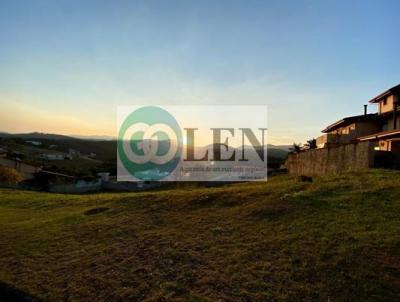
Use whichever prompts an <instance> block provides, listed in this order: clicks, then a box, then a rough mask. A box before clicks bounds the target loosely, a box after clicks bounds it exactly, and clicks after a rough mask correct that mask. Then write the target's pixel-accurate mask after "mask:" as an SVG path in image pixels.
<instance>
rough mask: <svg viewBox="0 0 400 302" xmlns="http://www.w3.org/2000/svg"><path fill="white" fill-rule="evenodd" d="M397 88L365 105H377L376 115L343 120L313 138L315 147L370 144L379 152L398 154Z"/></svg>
mask: <svg viewBox="0 0 400 302" xmlns="http://www.w3.org/2000/svg"><path fill="white" fill-rule="evenodd" d="M399 96H400V85H397V86H395V87H392V88H390V89H388V90H386V91H385V92H383V93H381V94H379V95H378V96H376V97H374V98H373V99H372V100H370V101H369V103H371V104H377V106H378V112H377V113H373V114H368V113H367V105H364V114H363V115H357V116H350V117H346V118H343V119H341V120H339V121H337V122H335V123H333V124H331V125H329V126H328V127H326V128H325V129H324V130H322V132H323V133H324V135H322V136H320V137H318V138H317V147H318V148H324V147H329V146H337V145H341V144H348V143H354V142H358V141H371V142H373V143H374V144H375V145H376V146H375V149H376V150H380V151H395V152H397V151H399V153H400V111H399V108H400V106H399V105H398V102H400V97H399Z"/></svg>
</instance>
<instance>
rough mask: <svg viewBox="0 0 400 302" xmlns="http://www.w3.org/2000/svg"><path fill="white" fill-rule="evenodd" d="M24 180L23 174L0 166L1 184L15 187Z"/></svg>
mask: <svg viewBox="0 0 400 302" xmlns="http://www.w3.org/2000/svg"><path fill="white" fill-rule="evenodd" d="M22 180H23V177H22V174H21V173H19V172H18V171H17V170H15V169H12V168H7V167H4V166H0V183H3V184H8V185H15V184H17V183H19V182H20V181H22Z"/></svg>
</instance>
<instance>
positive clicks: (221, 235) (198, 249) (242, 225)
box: [0, 170, 400, 301]
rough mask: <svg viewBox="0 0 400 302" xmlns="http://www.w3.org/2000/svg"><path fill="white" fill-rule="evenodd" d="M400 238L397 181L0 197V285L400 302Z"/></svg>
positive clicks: (275, 181) (50, 292)
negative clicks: (1, 283)
mask: <svg viewBox="0 0 400 302" xmlns="http://www.w3.org/2000/svg"><path fill="white" fill-rule="evenodd" d="M99 208H100V209H99ZM96 209H97V210H96ZM102 210H105V211H103V212H102ZM399 234H400V173H399V172H392V171H379V170H376V171H368V172H364V173H357V174H355V173H354V174H344V175H340V176H330V177H322V178H317V179H315V180H314V182H312V183H304V182H299V181H297V180H296V178H293V177H290V176H277V177H272V178H271V179H270V180H269V181H268V183H264V182H263V183H247V184H236V185H229V186H224V187H219V188H198V187H193V186H191V185H186V184H182V185H181V187H178V188H169V189H164V190H161V191H152V192H143V193H126V194H125V193H124V194H111V193H103V194H93V195H59V194H49V193H38V192H25V191H13V190H8V189H1V190H0V246H1V249H0V281H1V282H4V284H6V285H4V284H3V287H4V286H12V287H15V288H18V289H20V290H22V291H24V292H27V293H30V294H32V295H34V296H36V297H38V298H40V299H45V300H52V301H54V300H65V301H69V300H73V301H76V300H80V301H87V300H95V301H99V300H103V301H104V300H107V301H114V300H129V301H161V300H162V301H167V300H174V301H217V300H220V301H398V300H399V298H400V249H399V247H400V243H399V242H400V241H399V239H400V235H399ZM0 289H1V287H0ZM0 298H1V290H0ZM0 300H1V299H0Z"/></svg>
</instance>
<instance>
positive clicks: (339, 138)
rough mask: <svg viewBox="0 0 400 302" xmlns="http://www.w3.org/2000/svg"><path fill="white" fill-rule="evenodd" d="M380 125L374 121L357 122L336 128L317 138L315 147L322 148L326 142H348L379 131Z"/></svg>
mask: <svg viewBox="0 0 400 302" xmlns="http://www.w3.org/2000/svg"><path fill="white" fill-rule="evenodd" d="M380 131H381V129H380V126H379V125H378V124H377V123H376V122H373V121H371V122H357V123H353V124H350V125H348V126H345V127H341V128H339V129H336V130H335V131H332V132H329V133H327V134H325V135H322V136H320V137H318V138H317V147H318V148H323V147H324V146H325V145H326V144H329V143H330V144H348V143H351V142H352V141H354V140H356V139H357V138H359V137H361V136H365V135H370V134H373V133H377V132H380Z"/></svg>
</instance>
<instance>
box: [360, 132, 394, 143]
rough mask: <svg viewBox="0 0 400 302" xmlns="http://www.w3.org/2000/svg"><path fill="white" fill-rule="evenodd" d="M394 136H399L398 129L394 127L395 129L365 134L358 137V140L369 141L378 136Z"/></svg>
mask: <svg viewBox="0 0 400 302" xmlns="http://www.w3.org/2000/svg"><path fill="white" fill-rule="evenodd" d="M394 136H400V129H395V130H387V131H382V132H378V133H374V134H370V135H366V136H362V137H359V138H358V140H359V141H370V140H376V139H380V138H390V137H394Z"/></svg>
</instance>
